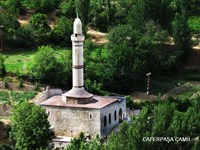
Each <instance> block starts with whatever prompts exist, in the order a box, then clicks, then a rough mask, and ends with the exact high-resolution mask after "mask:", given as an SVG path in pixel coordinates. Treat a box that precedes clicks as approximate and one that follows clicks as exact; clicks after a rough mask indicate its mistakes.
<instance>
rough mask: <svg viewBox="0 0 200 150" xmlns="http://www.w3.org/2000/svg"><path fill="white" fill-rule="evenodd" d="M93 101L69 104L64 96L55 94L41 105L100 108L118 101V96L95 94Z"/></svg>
mask: <svg viewBox="0 0 200 150" xmlns="http://www.w3.org/2000/svg"><path fill="white" fill-rule="evenodd" d="M93 99H94V100H93V102H90V103H87V104H67V103H65V102H64V101H63V100H62V96H53V97H51V98H49V99H48V100H46V101H44V102H43V103H41V104H40V105H42V106H57V107H79V108H94V109H100V108H103V107H105V106H107V105H110V104H112V103H114V102H116V101H118V99H117V98H112V97H103V96H94V97H93Z"/></svg>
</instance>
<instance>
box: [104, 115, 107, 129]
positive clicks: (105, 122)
mask: <svg viewBox="0 0 200 150" xmlns="http://www.w3.org/2000/svg"><path fill="white" fill-rule="evenodd" d="M106 125H107V120H106V116H104V127H106Z"/></svg>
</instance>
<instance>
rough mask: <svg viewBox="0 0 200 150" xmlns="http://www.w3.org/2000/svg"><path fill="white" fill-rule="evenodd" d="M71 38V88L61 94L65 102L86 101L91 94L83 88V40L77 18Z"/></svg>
mask: <svg viewBox="0 0 200 150" xmlns="http://www.w3.org/2000/svg"><path fill="white" fill-rule="evenodd" d="M73 32H74V33H73V34H72V36H71V40H72V62H73V65H72V74H73V82H72V83H73V88H72V89H71V90H70V91H69V92H67V93H65V94H63V100H64V101H66V102H67V103H88V102H90V101H91V100H92V97H93V95H92V94H90V93H88V92H87V91H85V89H84V65H83V42H84V40H85V38H84V35H83V33H82V22H81V20H80V19H79V18H78V13H77V18H76V19H75V20H74V24H73Z"/></svg>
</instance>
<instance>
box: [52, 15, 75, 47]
mask: <svg viewBox="0 0 200 150" xmlns="http://www.w3.org/2000/svg"><path fill="white" fill-rule="evenodd" d="M72 33H73V30H72V20H71V19H67V18H66V17H64V16H62V17H59V18H58V21H57V24H56V25H55V27H54V28H53V30H52V32H51V35H50V38H51V42H53V43H55V44H58V43H61V44H62V45H64V46H66V45H67V46H70V45H71V34H72Z"/></svg>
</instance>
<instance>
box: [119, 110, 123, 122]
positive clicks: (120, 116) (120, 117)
mask: <svg viewBox="0 0 200 150" xmlns="http://www.w3.org/2000/svg"><path fill="white" fill-rule="evenodd" d="M122 119H123V118H122V109H121V108H120V109H119V122H122Z"/></svg>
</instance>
